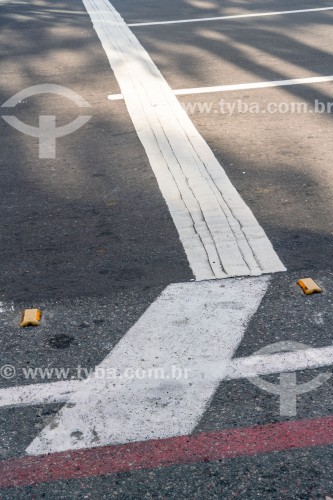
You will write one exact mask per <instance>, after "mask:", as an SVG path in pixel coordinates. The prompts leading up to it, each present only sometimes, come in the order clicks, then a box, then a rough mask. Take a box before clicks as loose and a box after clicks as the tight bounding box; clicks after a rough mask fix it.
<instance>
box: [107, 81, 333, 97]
mask: <svg viewBox="0 0 333 500" xmlns="http://www.w3.org/2000/svg"><path fill="white" fill-rule="evenodd" d="M332 81H333V75H329V76H311V77H307V78H293V79H291V80H273V81H270V82H253V83H240V84H235V85H215V86H214V87H194V88H190V89H176V90H174V91H173V92H174V94H175V95H189V94H209V93H211V92H231V91H234V90H249V89H264V88H269V87H284V86H288V85H307V84H310V83H324V82H332ZM108 99H109V100H110V101H121V100H122V99H124V96H123V95H122V94H110V95H109V96H108Z"/></svg>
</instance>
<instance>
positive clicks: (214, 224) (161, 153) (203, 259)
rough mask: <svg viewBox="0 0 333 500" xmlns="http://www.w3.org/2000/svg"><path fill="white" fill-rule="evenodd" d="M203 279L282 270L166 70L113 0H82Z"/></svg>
mask: <svg viewBox="0 0 333 500" xmlns="http://www.w3.org/2000/svg"><path fill="white" fill-rule="evenodd" d="M83 2H84V5H85V6H86V9H87V11H88V13H89V15H90V16H91V19H92V21H93V24H94V27H95V29H96V32H97V34H98V36H99V38H100V40H101V42H102V45H103V47H104V50H105V52H106V54H107V56H108V58H109V61H110V64H111V67H112V69H113V71H114V74H115V77H116V78H117V80H118V84H119V86H120V89H121V93H122V95H123V96H124V99H125V103H126V106H127V109H128V112H129V114H130V116H131V119H132V121H133V124H134V126H135V128H136V131H137V133H138V136H139V138H140V140H141V142H142V144H143V146H144V148H145V151H146V153H147V156H148V158H149V161H150V164H151V167H152V169H153V171H154V173H155V175H156V178H157V181H158V184H159V187H160V189H161V192H162V194H163V196H164V198H165V200H166V202H167V205H168V207H169V210H170V213H171V215H172V217H173V220H174V223H175V225H176V227H177V230H178V233H179V236H180V240H181V242H182V244H183V246H184V249H185V252H186V254H187V257H188V261H189V263H190V266H191V268H192V270H193V273H194V275H195V277H196V279H197V280H205V279H216V278H226V277H230V276H246V275H260V274H262V273H270V272H277V271H284V270H285V267H284V266H283V264H282V263H281V261H280V259H279V257H278V256H277V254H276V253H275V251H274V249H273V247H272V245H271V243H270V241H269V239H268V238H267V236H266V234H265V232H264V231H263V229H262V228H261V227H260V226H259V224H258V222H257V220H256V219H255V217H254V215H253V214H252V212H251V211H250V209H249V208H248V207H247V205H246V204H245V203H244V201H243V200H242V198H241V197H240V196H239V194H238V193H237V191H236V190H235V188H234V187H233V186H232V184H231V182H230V181H229V179H228V177H227V175H226V173H225V172H224V170H223V168H222V167H221V165H220V164H219V162H218V161H217V159H216V158H215V156H214V154H213V152H212V151H211V149H210V148H209V146H208V145H207V143H206V142H205V141H204V139H203V138H202V137H201V136H200V134H199V133H198V131H197V130H196V129H195V127H194V125H193V123H192V122H191V120H190V118H189V117H188V115H187V114H186V112H185V111H184V109H183V108H182V106H181V104H180V103H179V102H178V100H177V98H176V97H175V95H174V94H173V92H172V90H171V88H170V86H169V85H168V84H167V82H166V81H165V79H164V78H163V76H162V75H161V73H160V71H159V70H158V68H157V67H156V65H155V64H154V62H153V61H152V59H151V58H150V56H149V55H148V53H147V52H146V51H145V49H144V48H143V47H142V46H141V45H140V43H139V41H138V40H137V38H136V37H135V36H134V35H133V33H132V32H131V30H130V29H129V28H128V27H127V25H126V23H125V22H124V20H123V19H122V18H121V17H120V15H119V14H118V12H117V11H116V10H115V9H114V7H113V6H112V5H111V4H110V3H109V2H108V1H107V0H83Z"/></svg>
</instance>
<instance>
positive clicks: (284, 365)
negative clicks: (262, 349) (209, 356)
mask: <svg viewBox="0 0 333 500" xmlns="http://www.w3.org/2000/svg"><path fill="white" fill-rule="evenodd" d="M331 365H333V346H331V347H318V348H309V349H305V350H300V351H294V352H284V353H277V354H269V355H265V356H249V357H246V358H236V359H234V360H232V361H231V363H230V365H229V368H228V373H227V377H226V378H227V379H230V380H231V379H239V378H250V377H257V376H259V375H270V374H273V373H283V372H294V371H299V370H308V369H313V368H320V367H325V366H331Z"/></svg>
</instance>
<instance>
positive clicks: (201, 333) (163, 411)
mask: <svg viewBox="0 0 333 500" xmlns="http://www.w3.org/2000/svg"><path fill="white" fill-rule="evenodd" d="M268 283H269V278H268V277H266V276H262V277H257V278H244V279H230V280H221V281H218V280H214V281H203V282H200V283H196V282H192V283H185V284H176V285H170V286H168V287H167V288H166V289H165V290H164V292H163V293H162V294H161V295H160V297H158V299H157V300H156V301H155V302H154V303H153V304H152V305H151V306H150V307H149V308H148V309H147V311H146V312H145V313H144V314H143V316H142V317H141V318H140V319H139V321H138V322H137V323H136V324H135V325H134V326H133V327H132V328H131V329H130V330H129V332H128V333H127V334H126V335H125V336H124V337H123V338H122V339H121V341H120V342H119V344H118V345H117V346H116V347H115V348H114V349H113V351H112V352H111V353H110V354H109V355H108V356H107V357H106V358H105V359H104V361H102V363H101V364H100V365H99V366H98V367H97V368H96V370H95V377H91V378H90V379H88V380H87V381H86V382H84V384H82V389H78V390H77V391H76V392H75V393H74V394H72V395H71V396H70V397H69V399H68V402H69V403H70V404H69V405H68V407H64V408H63V409H62V410H61V411H60V412H59V413H58V415H57V417H56V418H55V419H54V420H53V421H52V422H51V423H50V424H49V425H48V426H47V427H46V428H45V429H44V430H43V431H42V433H41V434H40V435H39V436H38V437H37V438H36V439H35V440H34V441H33V442H32V443H31V445H30V446H29V447H28V449H27V452H28V453H29V454H33V455H34V454H36V455H38V454H44V453H49V452H55V451H62V450H68V449H78V448H90V447H94V446H103V445H107V444H114V443H125V442H130V441H143V440H146V439H153V438H163V437H171V436H177V435H182V434H189V433H191V432H192V431H193V429H194V428H195V426H196V425H197V422H198V421H199V419H200V418H201V416H202V414H203V412H204V410H205V407H206V405H207V404H208V403H209V401H210V398H211V397H212V395H213V394H214V391H215V389H216V387H217V385H218V383H219V381H220V379H221V378H224V373H225V374H226V372H227V367H228V365H229V363H230V360H231V358H232V356H233V354H234V352H235V350H236V348H237V346H238V345H239V343H240V342H241V340H242V338H243V335H244V333H245V330H246V327H247V324H248V322H249V320H250V318H251V317H252V315H253V314H254V313H255V311H256V310H257V308H258V306H259V304H260V302H261V300H262V297H263V296H264V294H265V291H266V289H267V287H268ZM192 365H195V366H196V370H195V372H194V373H193V374H192V373H191V371H190V372H189V373H188V372H186V370H187V369H189V368H191V367H192ZM210 366H212V368H213V370H210ZM216 366H218V367H219V369H218V370H216V369H215V367H216ZM172 367H176V368H174V369H173V368H172ZM200 367H202V368H200ZM129 368H130V369H132V372H135V371H136V370H138V369H139V372H137V373H138V375H137V376H135V377H134V378H127V377H122V378H114V377H111V378H108V376H107V374H108V373H109V372H108V370H113V372H114V371H115V370H116V371H117V373H119V374H125V373H126V370H127V373H128V369H129ZM152 368H153V369H154V370H155V372H154V373H157V374H158V376H155V377H154V376H147V375H146V376H144V377H142V376H141V375H142V374H148V373H149V370H151V369H152ZM161 373H163V374H164V376H163V377H162V376H161V375H160V374H161ZM172 374H174V376H173V375H172Z"/></svg>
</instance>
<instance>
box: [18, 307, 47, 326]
mask: <svg viewBox="0 0 333 500" xmlns="http://www.w3.org/2000/svg"><path fill="white" fill-rule="evenodd" d="M41 318H42V311H40V310H39V309H25V310H24V311H23V313H22V319H21V323H20V326H22V327H25V326H39V325H40V320H41Z"/></svg>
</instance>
